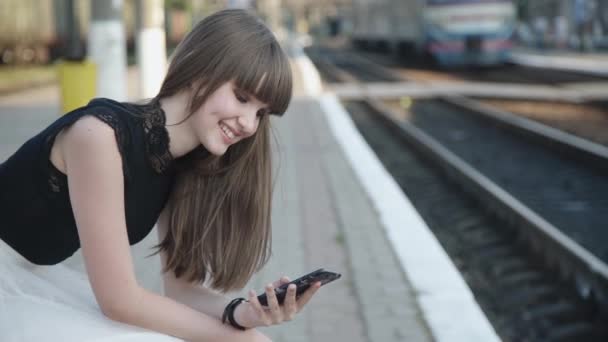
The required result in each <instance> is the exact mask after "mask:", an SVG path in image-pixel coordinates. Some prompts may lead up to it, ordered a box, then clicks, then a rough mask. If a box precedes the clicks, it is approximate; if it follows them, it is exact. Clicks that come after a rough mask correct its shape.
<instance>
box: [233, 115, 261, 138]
mask: <svg viewBox="0 0 608 342" xmlns="http://www.w3.org/2000/svg"><path fill="white" fill-rule="evenodd" d="M238 123H239V125H240V126H241V131H242V132H243V133H244V134H246V135H251V134H253V133H255V131H256V130H257V128H258V122H257V112H256V111H254V110H249V111H248V112H247V113H246V114H244V115H241V116H239V118H238Z"/></svg>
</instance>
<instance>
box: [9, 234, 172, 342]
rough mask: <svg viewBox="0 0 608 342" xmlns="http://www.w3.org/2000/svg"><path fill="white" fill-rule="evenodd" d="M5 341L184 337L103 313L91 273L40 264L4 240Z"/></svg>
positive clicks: (156, 339) (145, 339)
mask: <svg viewBox="0 0 608 342" xmlns="http://www.w3.org/2000/svg"><path fill="white" fill-rule="evenodd" d="M0 341H2V342H22V341H58V342H59V341H61V342H72V341H74V342H77V341H78V342H81V341H121V342H122V341H128V342H133V341H142V342H143V341H146V342H147V341H152V342H156V341H159V342H161V341H162V342H169V341H171V342H174V341H181V340H179V339H176V338H174V337H171V336H167V335H163V334H160V333H156V332H153V331H150V330H146V329H142V328H138V327H135V326H131V325H127V324H122V323H119V322H115V321H112V320H110V319H109V318H107V317H106V316H104V315H103V313H102V312H101V310H100V309H99V306H98V304H97V301H96V300H95V296H94V294H93V291H92V289H91V286H90V284H89V281H88V279H87V276H86V274H84V273H82V272H79V271H77V270H74V269H72V268H70V267H68V266H66V265H63V264H58V265H54V266H37V265H34V264H32V263H30V262H28V261H27V260H26V259H24V258H23V257H22V256H21V255H19V254H18V253H16V252H15V251H14V250H13V249H12V248H10V247H9V246H8V245H7V244H6V243H5V242H3V241H2V240H0Z"/></svg>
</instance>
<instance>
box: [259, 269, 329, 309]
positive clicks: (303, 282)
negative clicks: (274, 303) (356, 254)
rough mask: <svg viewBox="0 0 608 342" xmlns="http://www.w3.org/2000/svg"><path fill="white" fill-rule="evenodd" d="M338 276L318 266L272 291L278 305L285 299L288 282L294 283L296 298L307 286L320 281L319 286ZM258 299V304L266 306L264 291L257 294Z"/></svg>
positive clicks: (266, 300)
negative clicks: (316, 268)
mask: <svg viewBox="0 0 608 342" xmlns="http://www.w3.org/2000/svg"><path fill="white" fill-rule="evenodd" d="M340 277H341V274H339V273H334V272H329V271H325V270H324V269H322V268H320V269H318V270H316V271H314V272H311V273H309V274H307V275H305V276H302V277H300V278H298V279H296V280H294V281H291V282H289V283H287V284H283V285H281V286H280V287H277V288H276V289H274V293H275V294H276V296H277V300H278V302H279V305H280V304H283V301H284V300H285V295H286V294H287V287H288V286H289V285H290V284H296V298H299V297H300V295H301V294H302V293H304V292H306V290H308V288H309V287H310V286H311V285H312V284H314V283H316V282H318V281H320V282H321V286H323V285H325V284H327V283H329V282H332V281H334V280H336V279H338V278H340ZM258 301H260V304H262V305H263V306H268V298H266V293H263V294H261V295H259V296H258Z"/></svg>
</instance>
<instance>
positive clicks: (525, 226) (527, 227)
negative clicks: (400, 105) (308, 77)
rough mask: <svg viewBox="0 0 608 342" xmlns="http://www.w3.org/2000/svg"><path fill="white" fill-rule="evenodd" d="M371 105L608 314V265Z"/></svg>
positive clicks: (439, 147) (376, 104) (379, 106)
mask: <svg viewBox="0 0 608 342" xmlns="http://www.w3.org/2000/svg"><path fill="white" fill-rule="evenodd" d="M367 103H368V104H369V105H370V107H371V108H373V109H374V110H375V111H376V112H377V113H379V114H380V115H379V116H378V117H379V118H380V119H382V120H383V121H384V122H385V123H386V124H387V126H388V127H389V128H390V129H391V130H392V131H393V132H396V133H397V135H398V136H399V137H401V138H403V139H404V140H405V141H407V142H408V143H409V144H410V145H412V146H413V147H414V148H416V149H417V150H418V151H419V152H420V153H422V154H423V155H424V156H425V157H426V158H428V159H430V160H432V161H433V162H435V163H437V164H438V165H439V167H440V168H441V169H442V170H443V171H444V172H445V173H446V175H447V176H448V177H449V178H451V179H452V180H453V181H455V182H457V183H458V184H460V185H461V186H462V187H463V188H464V189H465V191H467V192H469V193H471V194H472V195H474V196H477V197H478V198H480V199H481V200H482V203H484V204H485V205H487V207H488V209H489V210H490V211H492V212H493V213H495V214H496V215H498V216H499V217H501V218H503V219H505V220H506V221H507V222H509V223H510V224H511V225H512V226H513V227H514V228H515V229H517V231H518V234H519V236H520V237H521V238H522V240H523V241H525V242H526V243H527V244H528V245H529V246H530V247H531V249H532V251H533V252H535V253H537V254H539V255H540V256H541V257H542V260H544V262H545V264H546V265H547V266H548V267H549V269H553V270H555V271H556V272H557V273H558V274H559V275H560V276H561V278H563V279H565V280H567V281H570V282H571V283H573V284H575V286H576V289H577V291H578V293H579V295H580V296H581V297H582V298H585V299H586V300H590V301H593V302H595V303H596V304H597V305H598V307H599V308H600V310H601V312H602V314H603V315H608V265H607V264H606V263H604V262H603V261H602V260H600V259H599V258H597V257H596V256H595V255H593V254H591V253H590V252H589V251H587V250H586V249H585V248H583V247H582V246H580V245H579V244H578V243H576V242H575V241H574V240H572V239H571V238H569V237H568V236H566V235H565V234H564V233H562V232H561V231H560V230H559V229H557V228H556V227H555V226H553V225H552V224H551V223H549V222H547V221H546V220H545V219H544V218H542V217H541V216H540V215H538V214H537V213H536V212H534V211H533V210H531V209H530V208H528V207H527V206H526V205H524V204H523V203H521V202H520V201H519V200H517V199H516V198H514V197H513V196H511V195H510V194H509V193H508V192H506V191H505V190H503V189H502V188H501V187H499V186H498V185H497V184H496V183H494V182H492V181H491V180H490V179H489V178H487V177H486V176H484V175H483V174H481V173H480V172H478V171H477V170H475V168H473V167H472V166H471V165H469V164H468V163H466V162H465V161H464V160H462V159H461V158H459V157H458V156H456V155H455V154H454V153H452V152H451V151H449V150H448V149H447V148H445V147H444V146H442V145H441V143H439V142H438V141H436V140H435V139H434V138H432V137H431V136H429V135H428V134H426V133H424V132H423V131H422V130H420V129H419V128H417V127H415V126H413V125H411V124H409V123H407V122H403V121H399V120H397V119H396V117H397V113H395V112H394V110H393V109H391V108H389V107H387V106H385V105H384V104H382V103H380V102H378V101H376V100H373V99H368V100H367Z"/></svg>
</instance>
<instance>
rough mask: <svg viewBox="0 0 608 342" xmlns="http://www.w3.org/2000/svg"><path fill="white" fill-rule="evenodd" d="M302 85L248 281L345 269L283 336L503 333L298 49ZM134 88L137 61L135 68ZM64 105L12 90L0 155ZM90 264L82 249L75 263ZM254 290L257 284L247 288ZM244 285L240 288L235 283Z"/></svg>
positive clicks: (47, 91)
mask: <svg viewBox="0 0 608 342" xmlns="http://www.w3.org/2000/svg"><path fill="white" fill-rule="evenodd" d="M290 53H291V55H292V62H293V67H294V74H295V81H296V83H295V87H296V89H295V96H294V100H293V102H292V104H291V106H290V108H289V111H288V113H287V114H286V115H285V116H284V118H281V119H277V120H275V121H274V124H275V125H274V127H275V135H276V137H277V141H278V144H277V145H275V146H274V147H275V151H276V153H275V156H276V161H275V164H274V165H275V168H276V170H278V173H277V176H276V177H277V181H276V185H275V191H274V196H275V200H274V205H275V207H274V211H273V215H274V216H273V229H274V230H273V256H272V258H271V260H270V262H269V264H268V265H267V266H266V267H265V268H264V269H263V270H262V271H261V272H260V273H258V274H257V275H256V276H255V277H254V279H252V281H251V283H250V284H249V286H248V287H247V288H246V289H250V288H254V289H256V290H258V291H260V290H261V289H262V287H263V285H264V284H266V283H267V282H269V281H272V280H274V279H277V278H278V277H280V276H281V275H288V276H290V277H292V278H296V277H298V276H299V275H301V274H304V273H307V272H310V271H312V270H314V269H317V268H326V269H328V270H333V271H336V272H339V273H341V274H342V279H340V280H338V281H336V282H334V283H332V284H330V285H328V286H326V287H324V288H322V289H321V291H319V293H318V295H317V296H316V297H315V298H314V299H313V300H312V301H311V303H310V304H309V305H308V307H307V308H305V310H304V311H303V312H302V313H301V314H300V315H299V316H298V317H297V318H296V319H295V320H294V321H293V322H289V323H286V324H283V325H281V326H278V327H270V328H264V329H262V330H263V331H264V332H265V333H267V334H268V335H269V336H271V337H272V339H273V341H276V342H282V341H290V342H291V341H302V342H304V341H336V342H346V341H348V342H358V341H361V342H372V341H373V342H376V341H378V342H392V341H395V342H397V341H417V342H418V341H484V342H485V341H497V340H499V339H498V337H497V335H496V333H495V332H494V330H493V328H492V327H491V325H490V324H489V323H488V321H487V320H486V318H485V316H484V315H483V312H482V311H481V310H480V309H479V307H478V306H477V304H476V302H475V300H474V298H473V296H472V294H471V292H470V290H469V289H468V287H467V286H466V284H465V283H464V281H463V280H462V278H461V277H460V275H459V273H458V271H457V270H456V268H455V267H454V265H453V264H452V263H451V261H450V260H449V258H448V257H447V255H446V253H445V252H444V251H443V249H442V248H441V246H440V245H439V243H438V242H437V241H436V240H435V238H434V236H433V235H432V234H431V233H430V230H429V229H428V227H426V225H425V223H424V222H423V221H422V219H421V218H420V216H419V215H418V214H417V212H416V211H415V209H414V208H413V206H412V205H411V203H410V202H409V200H408V199H407V198H406V197H405V195H403V193H402V192H401V191H400V190H399V188H398V186H397V185H396V184H395V182H394V181H393V180H392V178H391V177H390V176H389V175H388V173H387V172H386V171H385V170H384V168H383V167H382V166H381V164H380V162H379V161H378V160H377V159H376V158H375V156H374V154H373V152H371V149H370V148H369V147H368V146H367V145H366V143H365V142H364V140H363V139H362V138H361V136H360V135H359V134H358V132H357V131H356V129H355V128H354V125H353V124H352V122H351V121H350V119H349V117H348V115H347V114H346V112H345V111H344V109H343V108H342V106H341V105H340V103H339V101H338V100H337V98H336V97H335V95H332V94H331V93H327V92H325V91H324V90H323V89H322V87H321V84H320V81H319V77H318V73H317V72H316V70H315V69H314V67H312V63H310V61H309V60H308V59H307V58H306V56H305V55H303V53H302V52H301V50H300V49H298V48H291V49H290ZM128 79H129V81H130V83H129V87H128V88H129V91H130V98H131V99H134V98H135V97H134V96H135V94H136V89H137V85H136V84H135V81H134V80H136V79H137V77H136V71H135V70H130V71H129V77H128ZM58 114H59V94H58V90H57V88H56V86H53V85H50V86H45V87H40V88H36V89H31V90H27V91H23V92H19V93H14V94H10V95H7V96H2V97H0V160H4V159H6V158H7V157H8V156H9V155H10V153H12V152H13V151H14V150H15V149H17V148H18V147H19V146H20V145H21V144H22V143H23V142H24V141H25V140H26V139H27V138H28V137H29V136H31V135H33V134H34V133H36V132H38V131H39V130H40V129H42V128H43V127H45V126H46V125H47V124H48V123H49V122H51V121H52V120H53V119H54V118H56V116H57V115H58ZM155 243H156V234H155V233H154V232H152V233H151V234H150V235H149V236H148V237H147V238H146V239H145V240H144V241H142V242H141V243H139V244H137V245H135V246H133V255H134V260H135V267H136V272H137V277H138V279H139V280H140V282H141V283H142V284H143V286H145V287H147V288H149V289H151V290H153V291H157V292H160V291H161V284H160V278H159V277H158V274H159V272H160V262H159V260H158V259H157V258H154V257H152V258H145V257H144V256H145V255H147V254H149V247H151V246H152V245H153V244H155ZM65 263H66V264H67V265H69V266H70V267H72V268H74V269H77V270H80V271H83V270H84V267H83V263H82V257H81V255H80V253H76V254H75V255H74V256H73V257H72V258H70V259H69V260H67V261H66V262H65ZM246 289H245V290H246ZM234 295H235V296H236V295H239V294H234Z"/></svg>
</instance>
